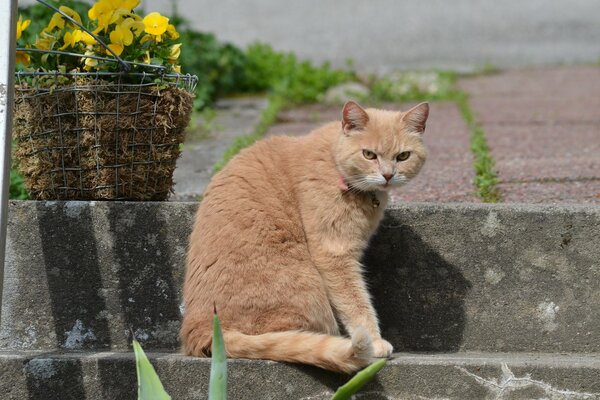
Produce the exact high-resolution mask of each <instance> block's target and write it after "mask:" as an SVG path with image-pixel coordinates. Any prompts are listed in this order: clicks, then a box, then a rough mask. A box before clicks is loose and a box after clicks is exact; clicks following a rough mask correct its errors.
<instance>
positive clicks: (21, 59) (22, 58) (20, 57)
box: [15, 51, 31, 65]
mask: <svg viewBox="0 0 600 400" xmlns="http://www.w3.org/2000/svg"><path fill="white" fill-rule="evenodd" d="M30 60H31V57H30V56H29V54H27V53H26V52H24V51H17V58H16V59H15V63H17V64H19V63H21V64H23V65H29V61H30Z"/></svg>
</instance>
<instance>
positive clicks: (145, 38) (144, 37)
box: [140, 35, 152, 44]
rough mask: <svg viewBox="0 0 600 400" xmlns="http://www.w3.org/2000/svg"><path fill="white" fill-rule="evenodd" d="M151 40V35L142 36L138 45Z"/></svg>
mask: <svg viewBox="0 0 600 400" xmlns="http://www.w3.org/2000/svg"><path fill="white" fill-rule="evenodd" d="M151 40H152V35H144V36H142V38H141V39H140V44H144V43H146V42H149V41H151Z"/></svg>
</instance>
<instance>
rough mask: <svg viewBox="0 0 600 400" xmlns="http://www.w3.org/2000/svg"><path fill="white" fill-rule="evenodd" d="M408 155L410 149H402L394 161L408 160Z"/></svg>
mask: <svg viewBox="0 0 600 400" xmlns="http://www.w3.org/2000/svg"><path fill="white" fill-rule="evenodd" d="M408 157H410V151H403V152H402V153H400V154H398V156H397V157H396V161H406V160H408Z"/></svg>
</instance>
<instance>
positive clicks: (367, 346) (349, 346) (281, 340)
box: [223, 328, 373, 373]
mask: <svg viewBox="0 0 600 400" xmlns="http://www.w3.org/2000/svg"><path fill="white" fill-rule="evenodd" d="M223 338H224V341H225V348H226V349H227V354H228V356H230V357H233V358H253V359H266V360H274V361H288V362H294V363H302V364H311V365H316V366H317V367H321V368H324V369H328V370H331V371H336V372H346V373H350V372H354V371H357V370H358V369H360V368H361V367H364V366H365V365H367V364H368V363H369V360H370V358H371V357H372V356H373V343H372V341H371V338H370V337H369V335H368V333H367V331H366V330H365V329H362V328H359V329H357V330H356V331H355V332H354V333H353V335H352V338H351V339H348V338H343V337H340V336H331V335H325V334H319V333H310V332H302V331H287V332H272V333H264V334H261V335H246V334H243V333H240V332H237V331H227V330H225V331H224V332H223Z"/></svg>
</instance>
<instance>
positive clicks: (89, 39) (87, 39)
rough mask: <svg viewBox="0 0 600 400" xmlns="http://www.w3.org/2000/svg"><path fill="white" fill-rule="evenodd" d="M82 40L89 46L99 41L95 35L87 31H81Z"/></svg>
mask: <svg viewBox="0 0 600 400" xmlns="http://www.w3.org/2000/svg"><path fill="white" fill-rule="evenodd" d="M80 41H82V42H83V43H85V44H86V45H88V46H90V45H94V44H96V43H98V42H97V41H96V39H94V37H93V36H92V35H90V34H89V33H87V32H81V39H80Z"/></svg>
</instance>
